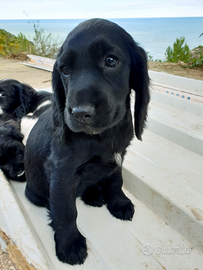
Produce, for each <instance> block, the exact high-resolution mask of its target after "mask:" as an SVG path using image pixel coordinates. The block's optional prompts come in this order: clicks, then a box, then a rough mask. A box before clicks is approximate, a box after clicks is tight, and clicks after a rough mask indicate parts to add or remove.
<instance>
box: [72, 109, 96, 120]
mask: <svg viewBox="0 0 203 270" xmlns="http://www.w3.org/2000/svg"><path fill="white" fill-rule="evenodd" d="M93 113H94V107H93V106H83V107H76V108H73V109H72V114H73V117H74V118H75V120H77V121H79V122H80V121H82V122H84V123H85V124H89V123H90V122H91V117H92V115H93Z"/></svg>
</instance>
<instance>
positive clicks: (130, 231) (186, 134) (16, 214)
mask: <svg viewBox="0 0 203 270" xmlns="http://www.w3.org/2000/svg"><path fill="white" fill-rule="evenodd" d="M150 76H151V78H152V83H153V85H152V87H153V90H152V99H151V103H150V109H149V120H148V126H147V129H146V130H145V132H144V135H143V141H142V142H140V141H138V140H136V139H134V140H133V142H132V144H131V146H130V147H129V149H128V153H127V155H126V158H125V162H124V169H123V176H124V192H125V193H126V195H127V196H128V197H129V198H130V199H131V200H132V201H133V203H134V205H135V206H136V213H135V216H134V218H133V220H132V222H127V221H120V220H117V219H116V218H114V217H113V216H111V215H110V213H109V211H108V210H107V209H106V207H105V206H103V207H102V208H94V207H88V206H86V205H84V203H83V202H82V201H81V200H80V199H77V208H78V220H77V223H78V227H79V229H80V231H81V233H82V234H83V235H84V236H85V237H86V238H87V245H88V254H89V255H88V258H87V260H86V261H85V263H84V265H82V266H81V265H80V266H74V267H73V266H70V265H67V264H63V263H61V262H59V261H58V259H57V257H56V256H55V250H54V240H53V232H52V229H51V228H50V227H49V226H48V225H47V224H48V222H49V220H48V216H47V212H46V209H44V208H39V207H35V206H34V205H32V204H31V203H29V202H28V201H27V200H26V198H25V196H24V188H25V184H22V183H15V182H12V181H11V182H9V183H8V182H7V181H6V180H5V178H4V176H3V175H0V176H1V177H0V209H1V212H2V213H3V214H2V215H1V216H0V228H1V231H2V232H4V233H6V236H7V237H8V238H9V239H10V241H11V243H10V244H11V245H12V244H13V245H16V246H17V248H18V249H19V251H20V253H21V255H22V258H24V261H25V262H26V263H28V265H27V266H26V267H30V268H22V269H32V270H33V269H38V270H42V269H43V270H65V269H66V270H68V269H73V268H74V269H76V270H77V269H78V270H94V269H105V270H145V269H149V270H157V269H168V270H202V269H203V102H202V101H201V100H202V96H203V90H202V93H201V89H203V82H199V81H198V82H197V84H198V86H197V84H195V82H193V85H194V86H193V89H191V91H188V89H185V86H184V84H180V85H178V83H177V82H176V85H177V87H176V89H174V86H173V85H172V86H171V85H170V81H173V80H172V79H171V77H170V76H169V77H167V76H165V75H164V82H165V84H164V85H163V83H162V85H161V82H160V81H158V79H157V81H158V83H157V84H155V81H154V80H153V78H154V77H157V76H158V77H159V76H162V74H155V73H150ZM167 78H169V79H167ZM172 78H173V77H172ZM174 80H178V79H177V78H174ZM185 80H186V82H185ZM183 81H184V83H185V85H189V83H188V84H187V79H183ZM201 87H202V88H201ZM194 89H195V90H194ZM193 90H194V91H193ZM172 93H173V94H172ZM182 96H184V97H183V98H182ZM188 97H189V98H188ZM21 260H22V261H23V259H21ZM25 262H24V263H25ZM31 267H33V268H31Z"/></svg>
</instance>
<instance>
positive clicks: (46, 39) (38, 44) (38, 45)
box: [32, 22, 60, 58]
mask: <svg viewBox="0 0 203 270" xmlns="http://www.w3.org/2000/svg"><path fill="white" fill-rule="evenodd" d="M34 32H35V35H34V37H33V44H34V47H33V49H32V54H36V55H39V56H43V57H49V58H55V57H56V55H57V53H58V48H59V46H60V43H59V42H58V41H57V39H54V38H53V37H52V34H51V33H49V34H48V35H47V34H46V33H45V31H44V28H43V27H40V25H39V22H38V23H37V24H34Z"/></svg>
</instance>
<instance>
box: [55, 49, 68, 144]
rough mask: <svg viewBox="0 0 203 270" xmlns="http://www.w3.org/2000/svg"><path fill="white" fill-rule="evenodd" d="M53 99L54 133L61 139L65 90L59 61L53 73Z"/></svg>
mask: <svg viewBox="0 0 203 270" xmlns="http://www.w3.org/2000/svg"><path fill="white" fill-rule="evenodd" d="M61 51H62V49H61ZM52 87H53V91H54V97H53V124H54V127H53V128H54V132H55V134H56V135H57V137H59V138H60V139H61V138H62V135H63V128H64V108H65V102H66V97H65V90H64V87H63V83H62V80H61V76H60V73H59V69H58V61H56V62H55V64H54V68H53V73H52Z"/></svg>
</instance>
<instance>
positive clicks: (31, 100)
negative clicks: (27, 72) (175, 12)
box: [0, 79, 52, 119]
mask: <svg viewBox="0 0 203 270" xmlns="http://www.w3.org/2000/svg"><path fill="white" fill-rule="evenodd" d="M51 99H52V94H51V93H49V92H47V91H36V90H35V89H33V88H32V87H31V86H30V85H28V84H24V83H21V82H19V81H17V80H13V79H5V80H1V81H0V115H2V114H4V113H7V114H12V115H13V116H14V117H16V118H19V119H20V118H22V117H24V116H25V115H27V114H28V113H32V115H31V116H33V117H38V116H39V115H40V114H41V113H42V112H44V111H45V110H46V109H47V108H48V107H50V105H51Z"/></svg>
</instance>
